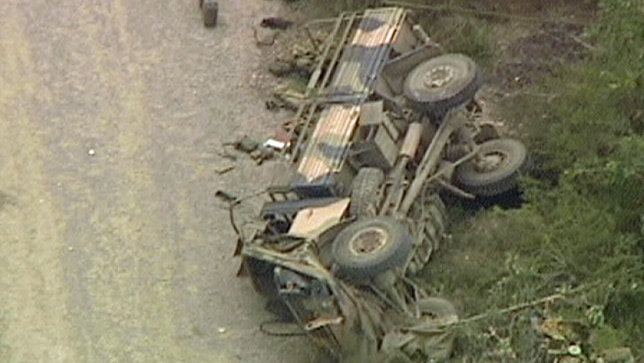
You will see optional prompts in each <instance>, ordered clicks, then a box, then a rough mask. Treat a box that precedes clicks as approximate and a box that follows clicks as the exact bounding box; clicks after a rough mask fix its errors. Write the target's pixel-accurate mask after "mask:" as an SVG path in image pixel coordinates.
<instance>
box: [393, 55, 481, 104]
mask: <svg viewBox="0 0 644 363" xmlns="http://www.w3.org/2000/svg"><path fill="white" fill-rule="evenodd" d="M481 84H482V81H481V75H480V71H479V69H478V66H477V65H476V63H475V62H474V61H473V60H472V59H471V58H469V57H466V56H464V55H462V54H444V55H441V56H438V57H434V58H430V59H428V60H426V61H424V62H422V63H420V64H419V65H417V66H416V68H414V69H413V70H412V71H411V72H409V74H408V75H407V78H406V79H405V83H404V85H403V94H404V95H405V97H406V99H407V100H408V101H409V102H410V103H411V106H412V107H413V108H414V109H416V110H417V111H420V112H423V113H431V114H433V115H444V114H445V113H447V111H449V110H450V109H452V108H454V107H458V106H461V105H464V104H467V103H469V102H470V101H472V100H473V99H474V95H476V92H477V91H478V90H479V89H480V88H481Z"/></svg>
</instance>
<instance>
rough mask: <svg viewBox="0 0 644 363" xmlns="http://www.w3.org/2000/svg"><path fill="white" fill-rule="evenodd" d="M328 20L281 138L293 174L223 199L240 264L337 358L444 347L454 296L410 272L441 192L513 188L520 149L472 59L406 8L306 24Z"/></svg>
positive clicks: (425, 357)
mask: <svg viewBox="0 0 644 363" xmlns="http://www.w3.org/2000/svg"><path fill="white" fill-rule="evenodd" d="M322 27H327V28H328V29H329V32H328V36H327V37H326V40H325V41H324V42H317V43H315V44H314V46H315V47H316V48H317V50H318V52H319V58H318V64H317V67H316V69H315V70H314V72H313V73H312V75H311V77H310V80H309V83H308V86H307V91H306V96H307V97H306V100H307V101H306V102H305V103H304V104H303V105H302V106H301V107H300V108H299V110H298V111H297V115H296V120H297V125H296V126H297V127H294V128H293V130H294V131H293V134H292V143H291V147H290V149H289V151H288V152H289V154H290V155H289V156H290V158H289V160H291V163H292V169H293V170H294V174H295V175H294V177H293V179H292V180H291V181H290V183H287V185H280V186H272V187H270V188H268V190H267V191H266V192H265V193H263V195H262V196H263V197H265V201H264V202H263V204H262V206H261V211H260V212H259V216H258V217H257V218H255V219H253V220H252V221H247V222H246V223H241V222H240V216H239V215H240V213H238V208H240V206H241V205H244V204H245V203H246V202H249V203H250V201H248V200H246V199H240V200H237V201H236V202H235V203H234V205H233V207H232V208H231V219H232V221H233V226H234V228H235V230H236V231H237V232H238V235H239V241H238V246H237V247H238V248H237V254H239V255H241V256H242V271H243V273H244V274H246V275H248V276H250V278H251V280H252V281H253V284H254V286H255V288H256V289H257V291H259V292H260V293H261V294H263V295H264V296H265V297H266V298H267V299H269V300H270V301H274V302H279V303H280V304H282V305H283V306H285V307H287V308H288V312H289V314H290V316H291V317H292V318H293V319H294V320H295V321H296V322H297V323H298V324H299V325H300V326H301V327H302V328H303V330H304V331H306V333H307V334H308V335H309V336H310V337H311V338H312V339H313V341H314V342H315V343H316V344H317V345H318V346H319V347H321V348H323V349H324V350H326V351H327V352H328V353H330V354H331V355H333V356H334V357H336V358H337V359H338V360H341V361H345V362H352V361H355V362H362V361H373V362H376V361H377V362H386V361H396V362H421V361H422V362H428V361H441V360H445V359H447V358H448V357H449V356H450V354H451V351H452V344H453V339H454V337H453V336H452V334H451V333H450V329H449V326H450V324H453V323H454V322H456V321H457V320H458V316H457V313H456V310H455V308H454V306H453V305H452V304H451V303H450V302H449V301H447V300H445V299H442V298H440V297H435V296H432V295H431V294H430V292H429V291H428V290H427V289H426V288H424V287H422V286H420V285H419V284H418V283H417V282H415V280H414V278H413V277H414V275H415V274H417V273H418V272H419V271H420V270H421V269H422V268H423V267H424V266H425V265H426V264H427V263H428V261H429V259H430V257H431V255H432V253H433V252H434V251H435V250H436V249H437V248H438V247H439V246H440V244H441V241H442V240H443V239H444V238H445V236H446V224H447V221H446V220H445V219H446V217H445V214H446V210H445V205H444V204H443V202H442V200H441V198H440V196H439V194H438V192H439V191H440V190H447V191H451V192H453V193H456V194H458V195H461V196H463V197H475V196H489V195H495V194H498V193H502V192H504V191H507V190H509V189H511V188H513V187H514V186H515V184H516V177H517V175H518V173H519V171H520V168H521V167H522V165H523V164H524V162H525V159H526V150H525V148H524V146H523V145H522V144H521V143H520V142H518V141H516V140H512V139H503V138H500V137H499V133H498V132H497V130H496V129H495V128H494V127H493V125H491V124H485V123H482V122H480V121H478V119H477V118H476V117H474V116H473V115H474V114H475V113H476V109H477V107H478V106H477V104H476V102H475V101H474V96H475V94H476V92H477V91H478V89H479V88H480V86H481V82H482V81H481V74H480V72H479V69H478V67H477V65H476V63H475V62H474V61H473V60H471V59H470V58H468V57H466V56H464V55H460V54H444V53H443V51H442V48H441V47H440V46H439V45H438V44H435V43H434V42H433V41H432V40H431V38H430V37H429V36H428V35H427V34H426V33H425V32H424V31H423V30H422V28H421V27H419V26H418V25H417V23H416V22H415V20H414V16H413V14H412V13H410V12H409V11H407V10H405V9H401V8H378V9H370V10H365V11H364V12H360V13H344V14H342V15H341V16H339V17H338V18H337V19H333V20H330V21H316V22H312V23H310V24H308V25H307V26H305V30H306V31H307V32H311V31H312V29H313V28H316V29H315V31H319V29H320V28H322ZM312 41H314V40H312ZM255 197H257V195H256V196H255ZM255 205H257V204H256V203H255Z"/></svg>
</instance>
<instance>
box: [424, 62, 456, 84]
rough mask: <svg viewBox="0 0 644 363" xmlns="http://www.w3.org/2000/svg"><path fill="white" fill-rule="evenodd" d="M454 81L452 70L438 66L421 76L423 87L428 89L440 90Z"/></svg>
mask: <svg viewBox="0 0 644 363" xmlns="http://www.w3.org/2000/svg"><path fill="white" fill-rule="evenodd" d="M453 79H454V69H453V68H452V67H449V66H439V67H435V68H432V69H430V70H429V71H428V72H426V73H425V74H424V75H423V85H424V86H425V87H427V88H429V89H434V88H441V87H444V86H445V85H446V84H448V83H450V82H451V81H452V80H453Z"/></svg>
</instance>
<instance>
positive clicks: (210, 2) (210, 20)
mask: <svg viewBox="0 0 644 363" xmlns="http://www.w3.org/2000/svg"><path fill="white" fill-rule="evenodd" d="M199 9H201V15H202V16H203V25H204V26H205V27H206V28H211V27H214V26H216V25H217V15H218V13H219V4H218V3H217V2H216V1H214V0H199Z"/></svg>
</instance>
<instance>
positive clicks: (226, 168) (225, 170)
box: [215, 165, 235, 175]
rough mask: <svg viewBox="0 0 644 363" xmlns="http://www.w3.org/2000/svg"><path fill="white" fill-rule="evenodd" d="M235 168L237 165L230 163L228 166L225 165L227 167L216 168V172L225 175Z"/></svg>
mask: <svg viewBox="0 0 644 363" xmlns="http://www.w3.org/2000/svg"><path fill="white" fill-rule="evenodd" d="M234 169H235V166H234V165H228V166H225V167H223V168H219V169H217V170H215V172H216V173H217V174H219V175H224V174H226V173H228V172H229V171H232V170H234Z"/></svg>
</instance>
